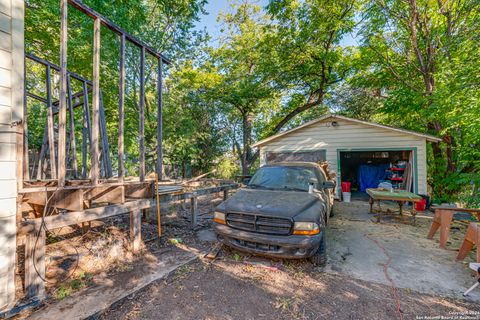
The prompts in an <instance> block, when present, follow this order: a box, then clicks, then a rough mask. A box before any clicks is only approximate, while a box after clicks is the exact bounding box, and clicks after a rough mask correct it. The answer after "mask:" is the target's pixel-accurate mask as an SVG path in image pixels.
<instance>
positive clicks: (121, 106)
mask: <svg viewBox="0 0 480 320" xmlns="http://www.w3.org/2000/svg"><path fill="white" fill-rule="evenodd" d="M124 113H125V34H124V33H123V34H122V35H121V36H120V79H119V100H118V180H119V181H120V182H121V181H123V178H124V176H125V162H124V157H125V145H124V126H125V114H124Z"/></svg>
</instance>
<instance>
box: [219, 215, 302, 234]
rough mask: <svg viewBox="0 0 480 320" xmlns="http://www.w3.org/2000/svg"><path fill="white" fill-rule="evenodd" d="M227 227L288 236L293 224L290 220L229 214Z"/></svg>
mask: <svg viewBox="0 0 480 320" xmlns="http://www.w3.org/2000/svg"><path fill="white" fill-rule="evenodd" d="M227 225H229V226H230V227H232V228H235V229H240V230H245V231H250V232H257V233H265V234H272V235H282V236H286V235H289V234H290V233H291V231H292V226H293V222H292V220H291V219H288V218H278V217H270V216H264V215H258V214H250V213H235V212H230V213H228V214H227Z"/></svg>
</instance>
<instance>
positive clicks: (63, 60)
mask: <svg viewBox="0 0 480 320" xmlns="http://www.w3.org/2000/svg"><path fill="white" fill-rule="evenodd" d="M67 17H68V0H60V97H59V100H60V103H59V110H58V172H57V176H58V185H59V186H64V185H65V179H66V173H67V168H66V145H67V144H66V141H67V140H66V139H67V127H66V123H67V43H68V34H67V32H68V31H67V24H68V20H67ZM52 111H53V108H52Z"/></svg>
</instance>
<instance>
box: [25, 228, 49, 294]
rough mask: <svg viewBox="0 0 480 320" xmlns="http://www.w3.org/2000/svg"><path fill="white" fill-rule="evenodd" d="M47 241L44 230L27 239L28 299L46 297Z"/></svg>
mask: <svg viewBox="0 0 480 320" xmlns="http://www.w3.org/2000/svg"><path fill="white" fill-rule="evenodd" d="M39 232H40V233H39ZM37 236H38V240H37ZM45 240H46V237H45V230H44V229H43V228H42V229H40V230H35V231H34V232H31V233H29V234H28V235H27V237H26V243H25V292H26V295H27V297H28V298H33V297H36V298H39V299H42V298H44V297H45V284H44V283H43V279H45ZM37 272H38V273H37ZM42 278H43V279H42Z"/></svg>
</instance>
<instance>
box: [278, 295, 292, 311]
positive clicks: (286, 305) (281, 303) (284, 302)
mask: <svg viewBox="0 0 480 320" xmlns="http://www.w3.org/2000/svg"><path fill="white" fill-rule="evenodd" d="M292 304H293V301H292V299H290V298H287V297H277V299H276V300H275V303H274V304H273V305H274V307H275V308H276V309H281V310H282V311H288V310H289V309H290V307H291V306H292Z"/></svg>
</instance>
